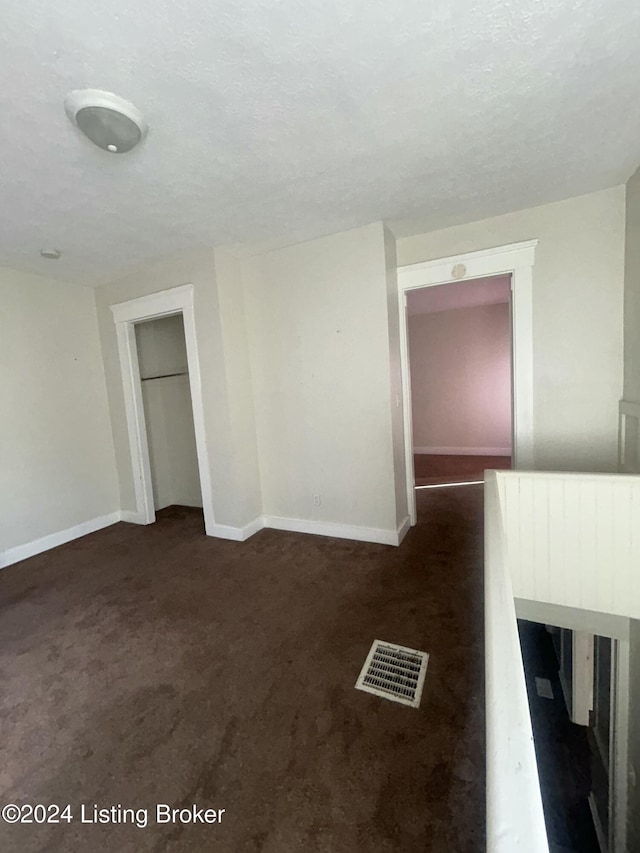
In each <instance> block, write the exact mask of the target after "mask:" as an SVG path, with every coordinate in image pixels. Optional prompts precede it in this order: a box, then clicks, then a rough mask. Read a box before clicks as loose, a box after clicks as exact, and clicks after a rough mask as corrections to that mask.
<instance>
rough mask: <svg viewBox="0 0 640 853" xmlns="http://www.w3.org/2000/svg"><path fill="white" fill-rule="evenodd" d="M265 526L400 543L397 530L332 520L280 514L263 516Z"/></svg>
mask: <svg viewBox="0 0 640 853" xmlns="http://www.w3.org/2000/svg"><path fill="white" fill-rule="evenodd" d="M263 520H264V526H265V527H271V528H273V529H274V530H288V531H290V532H291V533H312V534H314V535H316V536H335V537H336V538H338V539H353V540H355V541H356V542H375V543H377V544H378V545H398V544H399V534H398V531H397V530H385V529H384V528H382V527H358V526H355V525H351V524H335V523H334V522H330V521H313V520H311V519H304V518H283V517H281V516H278V515H265V516H263Z"/></svg>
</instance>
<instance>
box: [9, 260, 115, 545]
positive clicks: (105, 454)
mask: <svg viewBox="0 0 640 853" xmlns="http://www.w3.org/2000/svg"><path fill="white" fill-rule="evenodd" d="M0 304H1V305H2V311H1V312H0V371H1V374H2V375H1V378H0V411H1V412H2V417H0V448H2V450H1V454H2V457H1V460H0V551H4V550H5V549H8V548H12V547H15V546H18V545H23V544H26V543H28V542H31V541H33V540H35V539H39V538H41V537H43V536H47V535H49V534H52V533H57V532H60V531H62V530H66V529H67V528H70V527H74V526H75V525H78V524H82V523H83V522H87V521H90V520H91V519H94V518H97V517H99V516H103V515H108V514H110V513H113V512H116V511H117V510H118V509H119V500H118V490H117V481H116V472H115V466H114V455H113V442H112V437H111V428H110V424H109V413H108V410H107V397H106V389H105V380H104V371H103V366H102V358H101V354H100V342H99V338H98V326H97V321H96V310H95V304H94V299H93V292H92V291H91V290H89V289H87V288H82V287H76V286H74V285H68V284H63V283H61V282H59V281H49V280H48V279H45V278H41V277H39V276H34V275H27V274H25V273H19V272H15V271H13V270H9V269H3V270H0Z"/></svg>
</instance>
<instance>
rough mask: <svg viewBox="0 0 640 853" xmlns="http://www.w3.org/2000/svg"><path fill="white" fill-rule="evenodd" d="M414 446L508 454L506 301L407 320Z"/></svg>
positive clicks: (508, 323)
mask: <svg viewBox="0 0 640 853" xmlns="http://www.w3.org/2000/svg"><path fill="white" fill-rule="evenodd" d="M408 327H409V363H410V366H411V409H412V413H413V446H414V447H415V448H422V449H423V450H426V449H427V448H430V449H431V452H446V451H444V450H443V448H450V449H451V450H450V452H452V453H456V452H465V451H468V452H471V453H472V452H473V450H474V449H477V452H478V453H481V454H482V453H489V452H490V451H489V450H487V448H495V449H496V452H498V450H497V449H498V448H500V449H502V450H503V451H504V452H506V453H507V454H509V453H510V452H511V315H510V310H509V305H508V303H502V304H498V305H479V306H476V307H474V308H456V309H451V310H448V311H438V312H436V313H426V314H413V315H411V316H410V317H409V322H408Z"/></svg>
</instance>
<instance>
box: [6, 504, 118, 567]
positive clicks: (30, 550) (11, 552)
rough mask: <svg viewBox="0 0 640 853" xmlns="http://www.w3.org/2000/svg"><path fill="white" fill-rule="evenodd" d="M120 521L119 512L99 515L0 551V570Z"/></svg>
mask: <svg viewBox="0 0 640 853" xmlns="http://www.w3.org/2000/svg"><path fill="white" fill-rule="evenodd" d="M120 519H121V513H120V511H118V512H111V513H109V515H99V516H98V517H97V518H91V519H89V521H83V522H82V524H76V525H75V526H74V527H68V528H67V529H66V530H59V531H58V532H57V533H50V534H49V535H48V536H42V537H40V539H34V540H33V541H32V542H25V544H24V545H16V546H15V547H14V548H7V549H6V551H0V569H4V568H5V567H6V566H12V565H13V564H14V563H19V562H20V561H21V560H26V559H28V558H29V557H35V555H36V554H42V552H43V551H49V550H50V549H51V548H57V547H58V545H64V544H65V542H71V541H72V540H73V539H79V538H80V537H81V536H86V535H87V534H88V533H95V531H96V530H102V528H103V527H110V526H111V525H112V524H115V523H116V522H118V521H120Z"/></svg>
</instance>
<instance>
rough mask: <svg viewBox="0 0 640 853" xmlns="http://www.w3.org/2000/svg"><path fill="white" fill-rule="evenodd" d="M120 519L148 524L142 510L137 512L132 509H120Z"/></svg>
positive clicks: (131, 522)
mask: <svg viewBox="0 0 640 853" xmlns="http://www.w3.org/2000/svg"><path fill="white" fill-rule="evenodd" d="M119 515H120V519H119V520H120V521H126V522H127V524H146V523H147V520H146V518H145V517H144V515H143V514H142V513H141V512H136V511H135V510H131V509H121V510H120V513H119Z"/></svg>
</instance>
